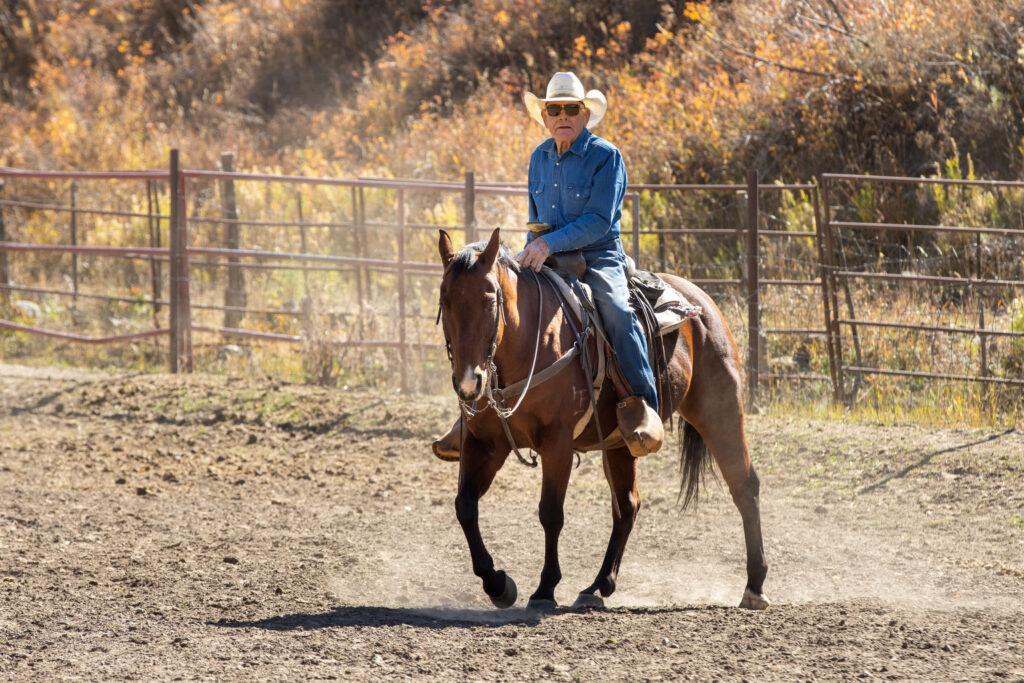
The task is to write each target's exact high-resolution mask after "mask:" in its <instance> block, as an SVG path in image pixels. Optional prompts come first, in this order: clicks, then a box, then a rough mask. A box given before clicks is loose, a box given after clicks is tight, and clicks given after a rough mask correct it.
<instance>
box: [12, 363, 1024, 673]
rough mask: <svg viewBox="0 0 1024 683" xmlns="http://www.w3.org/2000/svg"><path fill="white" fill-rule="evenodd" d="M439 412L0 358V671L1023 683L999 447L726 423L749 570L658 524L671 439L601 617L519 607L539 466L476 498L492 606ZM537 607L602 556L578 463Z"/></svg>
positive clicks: (425, 406) (428, 402)
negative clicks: (744, 511)
mask: <svg viewBox="0 0 1024 683" xmlns="http://www.w3.org/2000/svg"><path fill="white" fill-rule="evenodd" d="M452 411H453V400H451V399H450V398H407V397H399V396H396V395H388V394H384V393H381V392H371V391H341V390H334V391H328V390H323V389H317V388H310V387H303V386H294V385H281V384H278V383H274V382H271V381H259V380H250V379H237V378H234V379H233V378H225V377H210V376H195V377H190V378H178V377H172V376H151V375H146V376H131V375H104V374H96V373H87V372H81V371H67V370H59V369H50V368H47V369H30V368H23V367H17V366H10V365H0V677H3V678H5V679H11V680H25V679H27V678H36V679H51V678H56V677H63V678H86V679H118V678H121V679H127V678H146V679H151V678H157V679H171V678H186V679H193V678H218V679H251V678H265V679H271V678H272V679H281V678H286V679H308V678H335V679H346V680H352V679H366V678H370V677H374V678H388V679H390V678H403V677H409V678H417V679H430V680H467V679H468V680H475V679H479V680H508V681H513V680H524V679H583V680H615V679H629V680H677V679H698V680H707V679H712V678H718V679H722V680H741V679H747V680H751V681H754V680H757V681H762V680H793V679H797V678H826V679H829V678H843V679H846V678H864V679H867V678H882V679H890V680H892V679H905V678H915V679H922V678H923V679H930V680H1024V635H1022V630H1021V627H1020V621H1021V613H1022V608H1024V436H1022V435H1021V434H1020V433H1017V432H1011V433H1001V432H978V431H969V430H955V429H950V430H941V431H939V430H931V429H924V428H920V427H915V426H896V427H886V426H880V425H867V424H843V423H839V422H816V421H810V420H807V419H795V418H789V417H786V416H773V415H767V416H758V417H752V418H750V419H749V423H748V426H749V433H750V440H751V446H752V449H753V453H754V458H755V462H756V464H757V466H758V467H759V471H760V473H761V478H762V482H763V485H762V504H763V508H764V524H765V531H766V547H767V550H768V553H769V562H770V563H771V569H770V571H769V576H768V582H767V584H766V590H767V593H768V595H769V596H770V597H771V598H772V599H773V601H774V605H773V607H772V608H771V609H770V610H768V611H767V612H765V613H750V612H746V611H741V610H738V609H735V608H734V607H733V605H735V604H737V603H738V602H739V599H740V596H741V594H742V589H743V582H744V573H743V562H744V558H743V548H742V533H741V528H740V521H739V515H738V514H737V513H736V511H735V509H734V507H733V505H732V502H731V500H730V499H729V496H728V494H727V492H726V491H725V490H724V488H722V487H721V486H719V485H717V484H714V483H712V484H711V485H710V486H709V488H708V490H707V492H706V495H705V496H704V498H703V500H702V503H701V506H700V507H699V508H698V509H697V510H696V511H687V512H685V513H680V511H679V510H678V509H676V508H675V492H676V487H677V482H678V475H677V442H676V441H675V435H673V437H672V440H671V441H670V443H669V444H667V447H666V448H665V449H664V450H663V452H662V453H660V454H658V455H656V456H652V457H651V458H648V459H647V461H645V462H644V463H643V467H642V470H641V473H642V480H641V486H642V489H641V493H642V495H643V497H644V504H645V506H644V508H643V509H642V511H641V513H640V518H639V521H638V527H637V529H636V531H635V532H634V534H633V537H632V539H631V541H630V545H629V548H628V549H627V551H626V559H625V561H624V563H623V569H622V572H621V574H620V577H619V591H618V592H617V593H616V594H615V595H614V596H613V597H612V598H611V599H610V600H609V601H608V609H606V610H603V611H591V612H573V611H571V610H560V611H558V612H556V613H554V614H552V615H539V614H535V613H531V612H528V611H526V610H525V609H522V605H523V604H524V602H525V596H526V595H528V594H529V592H531V591H532V589H533V587H534V586H535V584H536V581H537V579H538V576H539V572H540V566H541V556H542V552H543V536H542V533H541V529H540V525H539V523H538V522H537V518H536V506H537V497H538V492H539V482H540V480H539V474H538V472H536V471H533V470H527V469H526V468H523V467H521V466H520V465H518V464H517V463H515V462H514V461H510V462H509V463H508V464H507V465H506V467H505V469H504V470H503V471H502V472H501V474H499V477H498V481H497V483H496V484H495V486H494V488H493V489H492V491H491V492H490V493H489V494H488V495H487V497H486V498H485V499H484V501H483V504H482V506H481V515H482V528H483V529H484V535H485V539H486V540H487V541H488V543H489V546H490V549H491V551H492V553H493V554H494V555H495V558H496V560H497V561H498V563H499V566H501V567H503V568H505V569H507V570H508V571H509V573H510V574H511V575H512V576H514V577H515V579H516V580H517V582H518V584H519V589H520V601H519V606H518V607H517V608H513V609H510V610H505V611H497V610H495V609H493V608H492V607H491V606H490V603H489V602H488V601H487V598H486V596H485V595H484V594H483V592H482V590H481V589H480V586H479V582H478V581H477V579H476V578H475V577H474V576H473V575H472V572H471V570H470V566H469V554H468V551H467V550H466V548H465V544H464V541H463V537H462V534H461V531H460V530H459V527H458V524H457V522H456V520H455V514H454V509H453V504H452V503H453V500H454V495H455V485H456V476H457V475H456V467H455V466H452V465H446V464H443V463H440V462H437V461H435V460H434V459H433V458H432V456H430V455H429V453H428V450H427V443H428V442H429V439H430V438H431V435H432V434H433V433H434V432H435V431H437V430H438V429H441V428H442V427H444V426H445V424H446V421H447V419H448V417H449V416H450V415H451V414H452ZM566 516H567V522H566V527H565V531H564V532H563V535H562V546H561V547H562V571H563V575H564V579H563V581H562V584H561V586H560V587H559V591H558V597H559V599H560V601H562V602H565V603H571V602H572V600H573V597H574V596H575V594H576V592H577V591H579V590H580V589H581V588H582V587H583V586H585V585H586V584H588V583H589V582H590V580H591V579H592V578H593V574H594V573H595V572H596V571H597V568H598V566H599V564H600V560H601V556H602V554H603V551H604V547H605V542H606V540H607V535H608V531H609V529H610V525H611V519H610V510H609V503H608V495H607V487H606V485H605V483H604V480H603V476H602V474H601V467H600V461H599V460H598V459H597V458H595V457H593V456H585V457H584V459H583V462H582V465H581V466H580V467H579V469H577V470H576V471H575V472H574V474H573V482H572V484H571V487H570V493H569V499H568V501H567V505H566Z"/></svg>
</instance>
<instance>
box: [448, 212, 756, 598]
mask: <svg viewBox="0 0 1024 683" xmlns="http://www.w3.org/2000/svg"><path fill="white" fill-rule="evenodd" d="M438 251H439V252H440V255H441V260H442V262H443V263H444V266H445V271H444V277H443V278H442V281H441V293H440V316H441V318H442V319H443V321H444V331H445V338H446V340H447V342H448V344H449V349H450V353H451V361H452V384H453V385H454V387H455V391H456V393H457V394H458V395H459V398H460V400H461V401H462V403H463V404H472V403H474V402H476V401H479V400H480V399H482V398H483V397H484V395H485V390H486V387H487V384H488V382H489V381H490V380H491V378H490V377H489V376H488V368H490V367H492V364H493V367H494V368H496V369H497V375H498V377H500V379H501V382H503V383H504V384H505V385H506V386H507V385H509V384H511V383H514V382H517V381H519V380H523V379H525V378H526V377H527V375H528V374H529V373H530V370H531V360H533V359H534V357H535V366H536V368H537V369H538V370H540V369H543V368H545V367H548V366H550V365H551V364H552V363H554V362H555V361H556V360H557V359H559V358H560V357H561V356H562V355H563V354H565V353H566V352H567V350H568V349H570V348H571V347H572V346H573V344H574V343H575V341H576V339H575V338H574V336H573V333H572V331H571V329H570V325H569V324H568V322H567V321H566V320H565V319H564V318H563V309H562V308H561V307H560V305H559V302H558V300H557V297H556V296H555V293H554V292H553V291H552V287H551V285H550V284H548V283H545V282H544V280H543V279H542V278H539V277H533V276H532V275H533V274H532V273H530V271H528V270H524V269H521V268H520V267H519V265H518V264H517V263H516V262H515V260H514V259H513V258H512V256H511V253H510V252H508V250H506V249H504V248H502V247H501V246H500V234H499V230H497V229H495V230H494V232H493V233H492V234H491V237H490V240H489V241H488V242H487V244H486V246H484V245H483V244H482V243H480V244H475V245H470V246H468V247H466V248H465V249H463V250H462V251H460V252H458V253H456V251H455V250H454V249H453V247H452V242H451V239H450V238H449V236H448V234H447V233H446V232H444V231H443V230H442V231H441V233H440V238H439V240H438ZM661 277H662V278H663V279H664V280H665V281H666V282H667V283H668V284H669V285H670V286H672V287H673V288H675V289H677V290H678V291H679V292H681V293H682V294H683V295H684V296H685V297H686V298H687V299H688V300H689V301H691V302H693V303H695V304H697V305H699V306H701V307H703V313H702V315H701V316H700V317H699V318H694V319H691V320H689V321H688V322H687V323H685V324H684V325H683V327H681V328H680V329H679V330H678V331H676V332H672V333H670V334H668V335H666V336H664V337H662V343H663V344H664V347H665V353H666V356H667V358H669V359H670V360H669V367H668V372H669V375H670V378H671V392H670V394H671V395H670V396H666V397H664V398H663V399H662V403H663V406H662V416H663V417H664V418H670V417H671V413H672V412H676V413H678V414H679V415H681V416H682V418H683V420H685V422H686V427H685V430H684V435H683V449H682V456H681V458H682V460H681V467H680V469H681V472H682V482H681V488H680V493H682V492H683V491H685V500H684V506H685V505H686V503H689V502H690V501H691V500H692V499H694V498H695V497H696V495H697V492H698V490H699V483H700V481H699V480H700V476H701V473H702V471H703V470H705V469H707V467H708V466H710V460H709V458H708V450H710V452H711V455H712V456H713V457H714V460H715V462H716V463H717V464H718V468H719V470H720V471H721V473H722V476H723V478H724V479H725V482H726V484H727V485H728V487H729V492H730V493H731V494H732V499H733V502H735V504H736V507H738V508H739V511H740V516H741V517H742V519H743V534H744V538H745V539H746V550H747V585H746V590H745V591H744V595H743V600H742V602H741V603H740V606H741V607H746V608H751V609H764V608H765V607H767V606H768V600H767V599H766V598H765V597H764V594H763V592H762V586H763V584H764V579H765V575H766V574H767V572H768V565H767V563H766V562H765V558H764V548H763V544H762V540H761V516H760V511H759V503H758V491H759V482H758V478H757V474H756V473H755V472H754V467H753V465H752V464H751V462H750V455H749V453H748V451H747V444H746V438H745V436H744V432H743V407H742V403H741V389H740V387H741V384H740V362H739V355H738V352H737V350H736V343H735V342H734V341H733V338H732V334H731V333H730V331H729V326H728V325H727V324H726V322H725V319H724V318H723V317H722V314H721V312H720V311H719V310H718V307H716V306H715V304H714V302H713V301H712V300H711V298H710V297H709V296H708V295H707V294H706V293H705V292H704V291H703V290H701V289H700V288H699V287H697V286H695V285H693V284H692V283H690V282H688V281H686V280H684V279H683V278H680V277H676V276H673V275H662V276H661ZM538 288H544V289H545V290H546V291H542V292H538ZM538 321H539V324H540V330H538V329H537V327H536V325H537V324H538ZM537 340H539V342H538V341H537ZM589 343H591V344H592V343H593V339H591V340H590V342H589ZM535 344H536V345H537V347H536V348H537V350H536V354H535ZM555 379H556V380H557V381H549V382H544V383H542V384H539V385H537V386H534V387H532V388H531V389H529V391H528V393H527V395H526V396H525V397H524V398H523V400H522V403H521V405H520V406H519V407H518V410H517V411H516V412H515V413H514V414H513V415H512V416H511V417H510V418H509V419H508V427H509V430H510V433H511V436H512V438H513V439H514V441H515V443H516V445H518V446H519V447H528V448H531V449H533V450H534V451H536V452H537V453H538V454H539V455H540V462H541V468H542V474H543V483H542V486H541V496H540V522H541V525H542V526H543V527H544V535H545V544H544V568H543V570H542V571H541V575H540V585H538V586H537V590H536V591H535V592H534V593H533V595H532V596H531V597H530V606H531V607H536V608H550V607H554V606H555V602H554V599H555V592H554V591H555V586H556V585H557V584H558V582H559V581H560V580H561V570H560V568H559V563H558V537H559V534H560V532H561V530H562V522H563V503H564V500H565V492H566V488H567V487H568V484H569V475H570V472H571V470H572V466H573V459H574V458H573V454H574V440H573V427H574V425H575V424H576V422H577V420H578V419H580V418H581V417H582V416H583V415H584V414H585V412H586V410H587V408H588V405H589V400H590V396H589V392H588V391H587V385H588V383H589V382H590V379H589V378H588V377H586V376H585V373H584V371H583V368H582V367H581V364H580V363H579V362H574V363H572V364H570V365H567V366H565V368H564V369H563V370H561V371H560V373H559V374H558V375H557V377H556V378H555ZM596 412H597V415H598V417H599V419H600V425H601V427H602V429H603V433H604V434H608V433H609V432H610V431H611V430H612V428H614V426H615V396H614V392H613V391H611V390H608V391H603V392H602V393H601V398H600V399H599V402H598V406H597V410H596ZM464 424H465V426H466V429H464V435H463V439H464V441H463V446H462V454H461V458H460V461H459V468H460V469H459V490H458V495H457V497H456V499H455V512H456V515H457V517H458V519H459V523H460V524H461V525H462V530H463V532H464V533H465V534H466V540H467V542H468V543H469V551H470V554H471V555H472V560H473V573H474V574H476V575H477V576H478V577H480V579H481V580H482V581H483V587H484V591H485V592H486V593H487V595H488V596H490V598H491V600H492V602H494V604H495V605H497V606H499V607H509V606H511V605H512V604H513V603H514V602H515V600H516V595H517V589H516V585H515V582H514V581H512V579H511V578H510V577H509V576H508V575H507V574H505V572H504V571H500V570H496V569H495V567H494V560H493V559H492V558H491V555H490V553H488V552H487V549H486V548H485V547H484V542H483V539H482V538H481V536H480V527H479V522H478V512H477V510H478V502H479V500H480V498H481V496H483V495H484V494H485V493H486V492H487V489H488V488H489V487H490V485H491V482H492V481H493V480H494V477H495V475H496V474H497V473H498V470H500V469H501V467H502V465H503V464H504V462H505V459H506V458H507V457H508V455H509V453H510V452H511V445H510V443H509V439H508V436H507V435H506V433H505V431H504V430H503V428H502V426H501V421H500V419H499V417H498V415H497V413H496V411H495V410H494V409H493V408H488V409H486V410H481V411H480V412H478V413H476V414H475V415H472V416H469V415H464ZM598 441H599V439H598V437H597V430H596V426H595V425H594V424H593V421H591V424H590V425H589V426H588V427H587V429H586V430H585V431H584V432H583V433H582V434H580V436H579V438H578V439H577V440H576V441H575V446H576V448H579V447H581V446H582V445H583V444H595V443H598ZM604 471H605V477H606V478H607V479H608V484H609V485H610V487H611V494H612V534H611V539H610V540H609V542H608V550H607V552H606V553H605V556H604V562H603V563H602V564H601V569H600V570H599V571H598V573H597V578H595V579H594V582H593V583H592V584H591V585H590V586H588V587H587V588H585V589H584V590H583V591H582V592H581V593H580V595H579V598H578V599H577V604H578V605H600V604H603V601H602V599H601V598H600V597H599V596H598V592H600V595H601V596H604V597H607V596H609V595H611V594H612V593H613V592H614V591H615V585H616V584H615V582H616V578H617V575H618V571H619V564H620V562H621V561H622V553H623V550H624V549H625V547H626V541H627V539H628V538H629V534H630V532H631V531H632V529H633V524H634V522H635V521H636V516H637V513H638V512H639V510H640V494H639V491H638V489H637V461H636V459H635V458H634V457H633V456H632V455H630V453H629V450H628V449H627V448H626V447H625V446H622V447H619V448H611V449H609V450H607V451H605V454H604Z"/></svg>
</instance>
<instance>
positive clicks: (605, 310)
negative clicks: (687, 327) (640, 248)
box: [583, 240, 658, 411]
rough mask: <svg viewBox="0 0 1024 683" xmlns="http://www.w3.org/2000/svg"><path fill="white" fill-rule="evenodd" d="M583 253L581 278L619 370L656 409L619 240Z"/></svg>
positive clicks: (651, 374)
mask: <svg viewBox="0 0 1024 683" xmlns="http://www.w3.org/2000/svg"><path fill="white" fill-rule="evenodd" d="M583 257H584V258H585V259H586V260H587V272H586V273H585V274H584V275H583V282H585V283H586V284H587V285H588V286H589V287H590V289H591V291H593V293H594V303H595V304H596V305H597V310H598V311H599V312H600V313H601V322H602V323H603V324H604V331H605V334H606V335H608V341H610V342H611V344H612V348H613V349H615V354H616V355H617V356H618V357H619V365H620V366H621V367H622V374H623V375H625V376H626V381H627V382H629V386H630V387H631V388H632V389H633V392H634V393H635V394H636V395H637V396H640V397H641V398H643V399H644V401H646V402H647V405H649V406H650V407H651V408H653V409H654V410H655V411H657V410H658V389H657V388H656V386H655V384H654V372H653V371H652V370H651V364H650V361H649V360H648V359H647V338H646V337H645V336H644V331H643V329H642V328H641V327H640V321H639V320H638V319H637V317H636V314H635V313H634V312H633V309H632V308H631V307H630V305H629V289H628V288H627V286H626V256H625V254H623V252H622V243H621V242H619V241H618V240H616V242H615V246H614V247H612V248H610V249H595V250H593V251H586V250H585V251H584V252H583Z"/></svg>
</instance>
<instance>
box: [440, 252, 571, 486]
mask: <svg viewBox="0 0 1024 683" xmlns="http://www.w3.org/2000/svg"><path fill="white" fill-rule="evenodd" d="M499 265H501V264H500V262H499ZM501 267H506V268H507V266H503V265H502V266H501ZM527 270H528V271H529V272H530V275H532V276H533V280H534V282H535V283H536V285H537V325H536V327H537V336H536V339H535V340H534V343H533V358H532V360H531V361H530V372H529V373H528V374H527V376H526V379H524V380H520V381H519V382H515V383H513V384H510V385H508V386H506V387H501V386H499V385H498V367H497V365H496V364H495V362H494V356H495V354H496V353H497V351H498V333H499V332H500V329H501V324H502V323H505V324H508V321H507V320H506V319H505V295H504V293H503V290H502V288H501V286H500V283H499V286H498V287H497V290H496V292H497V294H496V301H495V303H496V305H497V306H496V307H497V311H496V312H495V314H494V332H493V335H492V337H491V345H490V349H489V351H488V353H487V358H486V360H485V361H484V365H485V367H486V369H487V384H486V386H485V388H484V395H483V400H484V405H483V406H482V407H479V406H478V402H479V401H473V402H472V403H469V402H467V401H464V400H463V399H462V398H461V397H460V398H459V407H460V409H461V410H462V412H463V416H464V418H463V424H465V417H466V416H468V417H473V416H474V415H476V414H477V413H481V412H483V411H485V410H487V409H488V408H493V409H494V412H495V414H496V415H497V416H498V419H499V420H500V422H501V428H502V430H503V431H504V432H505V438H507V439H508V442H509V445H510V446H511V447H512V451H513V452H514V453H515V454H516V457H517V458H519V462H521V463H522V464H524V465H526V466H527V467H536V466H537V456H536V454H531V458H530V459H527V458H526V457H524V456H523V454H522V453H520V452H519V448H518V447H517V446H516V442H515V440H514V439H513V438H512V432H511V430H510V429H509V427H508V420H509V418H511V417H512V415H514V414H515V412H516V411H517V410H519V407H520V406H521V405H522V404H523V401H524V400H525V399H526V394H527V393H528V392H529V390H530V389H531V388H533V387H535V386H538V385H540V384H542V383H544V382H546V381H547V380H549V379H551V378H552V377H554V376H555V375H556V374H558V373H559V372H561V370H562V369H564V368H565V367H566V366H568V365H569V363H571V362H572V360H573V358H574V357H575V356H576V355H577V354H579V353H580V346H581V340H582V338H583V337H579V336H578V337H577V341H576V343H575V344H574V345H573V347H572V348H571V349H569V351H567V352H566V353H564V354H562V356H561V357H559V358H558V359H557V360H556V361H555V362H554V363H552V364H551V365H549V366H548V367H546V368H544V370H542V371H541V372H540V373H539V374H536V375H535V374H534V373H535V371H536V369H537V355H538V352H539V350H540V338H541V333H542V332H543V330H542V328H541V320H542V319H543V318H542V314H543V311H544V285H543V284H542V283H541V280H540V278H539V277H537V273H536V272H534V271H533V269H532V268H528V269H527ZM556 294H557V292H556ZM438 323H443V324H442V325H441V329H442V330H443V332H444V345H445V351H446V352H447V353H448V362H449V363H451V364H452V369H453V370H454V367H455V366H454V362H455V361H454V358H453V356H452V346H451V341H450V340H449V339H448V325H447V319H446V318H445V316H444V309H443V307H442V306H441V302H440V300H438V304H437V320H436V321H435V324H438ZM517 394H518V395H519V400H517V401H516V403H515V405H514V406H512V407H511V408H509V407H508V404H507V402H506V401H507V400H508V399H511V398H512V397H514V396H516V395H517Z"/></svg>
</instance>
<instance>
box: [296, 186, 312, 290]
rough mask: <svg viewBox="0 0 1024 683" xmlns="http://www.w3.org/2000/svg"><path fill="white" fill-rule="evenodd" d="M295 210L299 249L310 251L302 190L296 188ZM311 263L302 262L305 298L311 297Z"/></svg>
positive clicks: (303, 251)
mask: <svg viewBox="0 0 1024 683" xmlns="http://www.w3.org/2000/svg"><path fill="white" fill-rule="evenodd" d="M295 210H296V211H297V212H298V214H299V215H298V218H299V251H300V252H301V253H303V254H308V253H309V248H308V245H307V244H306V225H305V223H306V220H305V218H304V217H303V215H302V192H301V191H300V190H295ZM308 266H309V264H308V263H306V262H305V261H303V262H302V296H303V298H309V267H308Z"/></svg>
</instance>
